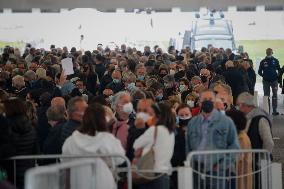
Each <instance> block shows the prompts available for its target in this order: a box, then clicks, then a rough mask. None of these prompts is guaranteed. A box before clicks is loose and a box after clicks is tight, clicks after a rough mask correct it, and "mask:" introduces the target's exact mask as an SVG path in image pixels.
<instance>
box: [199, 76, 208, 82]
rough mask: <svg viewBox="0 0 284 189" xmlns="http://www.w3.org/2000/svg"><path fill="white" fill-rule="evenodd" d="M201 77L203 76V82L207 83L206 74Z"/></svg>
mask: <svg viewBox="0 0 284 189" xmlns="http://www.w3.org/2000/svg"><path fill="white" fill-rule="evenodd" d="M200 78H201V82H202V83H206V82H207V80H208V79H207V77H206V76H205V75H203V76H201V77H200Z"/></svg>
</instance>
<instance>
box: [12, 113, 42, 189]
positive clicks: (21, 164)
mask: <svg viewBox="0 0 284 189" xmlns="http://www.w3.org/2000/svg"><path fill="white" fill-rule="evenodd" d="M8 125H9V128H10V129H11V140H12V142H13V145H14V148H15V153H14V154H13V155H14V156H19V155H36V154H38V153H39V148H38V142H37V134H36V131H35V129H34V128H33V126H32V125H31V123H30V121H29V120H28V118H27V117H26V116H13V117H9V118H8ZM6 166H7V167H6V170H7V172H8V177H9V180H10V181H11V182H13V164H12V162H10V163H7V164H6ZM31 167H34V161H32V160H24V161H17V163H16V168H17V170H16V179H17V181H16V183H17V187H18V188H23V187H24V174H25V172H26V171H27V170H28V169H29V168H31Z"/></svg>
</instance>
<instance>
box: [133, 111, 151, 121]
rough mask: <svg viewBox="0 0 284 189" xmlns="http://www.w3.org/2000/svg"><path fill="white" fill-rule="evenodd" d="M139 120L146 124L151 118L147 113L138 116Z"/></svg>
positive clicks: (140, 113)
mask: <svg viewBox="0 0 284 189" xmlns="http://www.w3.org/2000/svg"><path fill="white" fill-rule="evenodd" d="M136 117H137V118H141V119H142V120H143V121H144V122H145V123H146V122H147V121H148V119H149V118H150V116H149V114H147V113H145V112H139V113H137V114H136Z"/></svg>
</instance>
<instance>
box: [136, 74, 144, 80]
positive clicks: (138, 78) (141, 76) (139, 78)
mask: <svg viewBox="0 0 284 189" xmlns="http://www.w3.org/2000/svg"><path fill="white" fill-rule="evenodd" d="M144 79H145V76H144V75H139V76H138V77H137V80H139V81H144Z"/></svg>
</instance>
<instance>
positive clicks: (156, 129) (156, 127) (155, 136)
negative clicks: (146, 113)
mask: <svg viewBox="0 0 284 189" xmlns="http://www.w3.org/2000/svg"><path fill="white" fill-rule="evenodd" d="M154 127H155V130H154V142H153V145H152V147H151V148H153V147H154V146H155V144H156V140H157V135H158V126H154Z"/></svg>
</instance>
